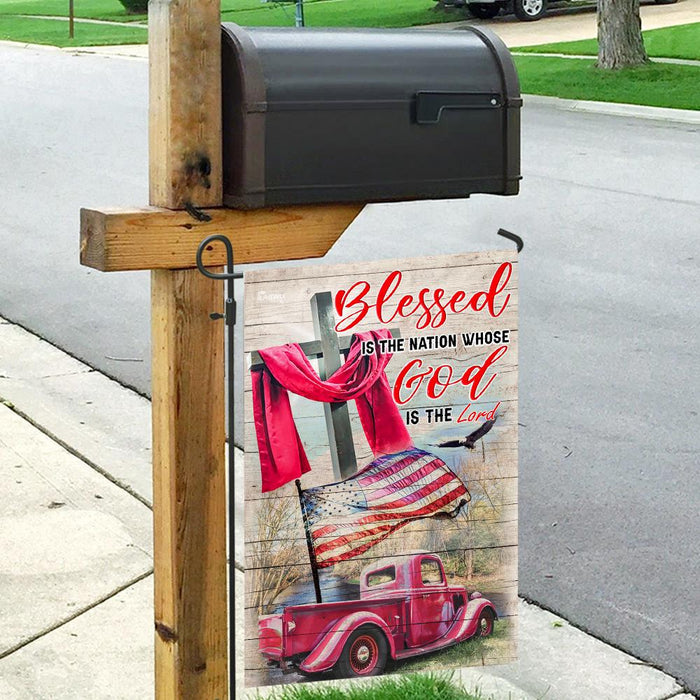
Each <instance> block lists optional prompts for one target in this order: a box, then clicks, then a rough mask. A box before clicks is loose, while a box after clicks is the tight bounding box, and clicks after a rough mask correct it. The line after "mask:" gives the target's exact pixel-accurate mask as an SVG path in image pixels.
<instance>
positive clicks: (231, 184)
mask: <svg viewBox="0 0 700 700" xmlns="http://www.w3.org/2000/svg"><path fill="white" fill-rule="evenodd" d="M222 51H223V54H222V76H223V162H224V202H225V204H226V205H227V206H230V207H243V208H257V207H263V206H269V205H275V204H301V203H311V202H348V201H386V200H407V199H436V198H442V197H467V196H468V195H470V194H474V193H477V192H484V193H490V194H504V195H512V194H517V193H518V186H519V180H520V107H521V104H522V100H521V99H520V86H519V83H518V77H517V73H516V71H515V67H514V65H513V61H512V59H511V56H510V53H509V52H508V49H507V48H506V47H505V45H504V44H503V42H502V41H501V40H500V39H499V38H498V37H497V36H496V35H494V34H492V33H491V32H488V31H485V30H484V29H481V28H477V27H469V28H468V29H464V30H459V31H424V30H371V29H370V30H368V29H362V30H348V29H309V28H307V29H292V28H246V29H244V28H242V27H239V26H238V25H235V24H224V25H223V49H222Z"/></svg>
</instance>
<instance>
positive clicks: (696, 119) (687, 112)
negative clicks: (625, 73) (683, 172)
mask: <svg viewBox="0 0 700 700" xmlns="http://www.w3.org/2000/svg"><path fill="white" fill-rule="evenodd" d="M523 100H524V103H525V106H527V105H528V104H532V105H541V106H544V107H554V108H556V109H561V110H564V111H567V112H590V113H591V114H607V115H610V116H613V117H628V118H633V119H651V120H655V121H664V122H678V123H681V124H699V125H700V111H696V110H692V109H670V108H668V107H649V106H647V105H630V104H624V103H617V102H593V101H592V100H571V99H567V98H565V97H548V96H546V95H523Z"/></svg>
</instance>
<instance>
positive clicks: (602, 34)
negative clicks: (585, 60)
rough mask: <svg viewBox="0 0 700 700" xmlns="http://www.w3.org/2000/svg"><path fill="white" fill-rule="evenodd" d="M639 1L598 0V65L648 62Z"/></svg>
mask: <svg viewBox="0 0 700 700" xmlns="http://www.w3.org/2000/svg"><path fill="white" fill-rule="evenodd" d="M648 61H649V57H648V56H647V52H646V49H645V48H644V39H643V38H642V20H641V18H640V16H639V0H598V63H597V66H598V68H612V69H616V68H627V67H629V66H641V65H643V64H645V63H648Z"/></svg>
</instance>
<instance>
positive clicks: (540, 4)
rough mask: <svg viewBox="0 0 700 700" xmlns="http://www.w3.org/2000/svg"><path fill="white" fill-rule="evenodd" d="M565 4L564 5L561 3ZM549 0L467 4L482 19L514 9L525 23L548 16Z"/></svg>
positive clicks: (666, 1)
mask: <svg viewBox="0 0 700 700" xmlns="http://www.w3.org/2000/svg"><path fill="white" fill-rule="evenodd" d="M654 2H655V3H656V4H657V5H672V4H674V3H676V2H678V0H654ZM561 4H564V3H561ZM547 5H548V2H547V0H481V2H467V7H469V11H470V12H471V13H472V14H473V15H474V17H478V18H480V19H492V18H493V17H495V16H496V15H497V14H498V13H499V12H500V11H501V10H508V9H509V8H510V9H512V11H513V13H514V14H515V16H516V17H517V18H518V19H519V20H522V21H524V22H531V21H533V20H536V19H540V18H541V17H544V16H545V15H546V14H547Z"/></svg>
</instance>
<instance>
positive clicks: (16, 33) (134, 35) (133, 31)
mask: <svg viewBox="0 0 700 700" xmlns="http://www.w3.org/2000/svg"><path fill="white" fill-rule="evenodd" d="M0 39H8V40H11V41H22V42H27V43H31V44H50V45H52V46H105V45H108V44H145V43H146V42H147V41H148V30H147V29H145V28H143V27H123V26H120V25H114V26H110V25H108V24H81V23H79V22H76V23H75V37H74V38H73V39H69V38H68V22H61V21H56V20H51V19H34V18H27V17H13V16H12V15H0Z"/></svg>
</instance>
